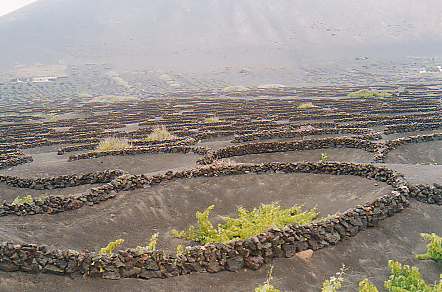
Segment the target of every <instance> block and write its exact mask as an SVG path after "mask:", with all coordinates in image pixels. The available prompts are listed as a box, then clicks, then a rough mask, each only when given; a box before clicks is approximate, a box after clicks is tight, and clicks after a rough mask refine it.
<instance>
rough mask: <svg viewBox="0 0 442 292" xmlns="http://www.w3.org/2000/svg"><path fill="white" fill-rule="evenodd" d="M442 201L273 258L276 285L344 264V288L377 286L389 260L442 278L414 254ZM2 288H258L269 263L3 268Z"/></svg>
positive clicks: (313, 290)
mask: <svg viewBox="0 0 442 292" xmlns="http://www.w3.org/2000/svg"><path fill="white" fill-rule="evenodd" d="M440 214H441V207H440V206H432V205H426V204H422V203H417V202H413V203H412V204H411V207H410V208H408V209H406V210H405V211H403V212H402V213H401V214H397V215H395V216H393V217H390V218H388V219H386V220H384V221H383V222H382V223H381V225H380V226H378V227H376V228H370V229H368V230H366V231H363V232H361V233H359V234H358V235H357V236H355V237H354V238H351V239H350V240H346V241H344V242H342V243H340V244H338V245H337V246H335V247H331V248H326V249H322V250H319V251H317V252H315V253H314V254H313V257H312V258H311V261H310V262H304V261H303V260H301V259H299V258H297V257H293V258H290V259H276V260H274V262H273V265H274V269H273V277H274V285H275V286H277V287H278V288H280V289H281V290H282V291H296V292H299V291H302V292H317V291H319V290H320V286H321V283H322V282H323V281H324V280H325V279H326V278H328V277H330V276H332V275H333V274H334V273H335V272H336V271H337V270H339V268H340V267H341V265H342V264H345V265H346V266H347V267H348V268H349V271H348V272H347V273H346V282H345V287H344V289H343V291H357V288H356V284H357V282H358V281H360V280H362V279H364V278H369V279H370V281H372V282H374V283H375V284H376V285H377V286H378V288H380V289H382V286H383V285H382V283H383V281H384V279H385V278H386V276H387V275H388V270H387V261H388V260H389V259H395V260H399V261H401V262H403V263H407V264H412V265H415V266H418V267H419V268H420V270H421V272H422V273H423V275H424V278H425V279H426V280H427V282H434V281H436V280H438V278H439V274H440V271H441V270H440V269H441V267H438V266H437V265H436V264H435V263H433V262H428V261H418V260H416V259H415V258H414V254H416V253H421V252H423V251H424V250H425V242H424V241H423V240H422V239H421V238H420V237H419V234H418V233H419V232H440V230H442V220H440ZM0 277H1V281H0V291H2V292H9V291H25V292H27V291H47V292H49V291H61V290H62V291H73V292H74V291H75V292H77V291H226V292H228V291H232V292H233V291H234V292H237V291H244V292H246V291H253V290H254V288H255V287H256V285H257V284H259V283H263V282H264V281H265V279H266V269H261V270H258V271H250V270H243V271H239V272H236V273H231V272H221V273H217V274H208V273H206V274H191V275H186V276H180V277H175V278H170V279H154V280H149V281H145V280H137V279H123V280H118V281H111V280H100V279H87V278H86V279H83V278H75V279H71V278H68V277H61V276H55V275H47V274H39V275H32V274H24V273H2V272H0Z"/></svg>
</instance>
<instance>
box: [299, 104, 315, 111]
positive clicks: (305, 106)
mask: <svg viewBox="0 0 442 292" xmlns="http://www.w3.org/2000/svg"><path fill="white" fill-rule="evenodd" d="M314 107H316V106H315V105H314V104H313V103H312V102H304V103H301V104H300V105H298V109H310V108H314Z"/></svg>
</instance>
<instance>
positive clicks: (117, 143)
mask: <svg viewBox="0 0 442 292" xmlns="http://www.w3.org/2000/svg"><path fill="white" fill-rule="evenodd" d="M130 147H132V145H131V144H130V143H129V142H128V141H127V140H126V139H121V138H116V137H111V138H106V139H104V140H102V141H100V143H98V146H97V148H96V150H97V151H100V152H105V151H115V150H123V149H127V148H130Z"/></svg>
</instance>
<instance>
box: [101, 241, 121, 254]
mask: <svg viewBox="0 0 442 292" xmlns="http://www.w3.org/2000/svg"><path fill="white" fill-rule="evenodd" d="M123 243H124V239H117V240H115V241H111V242H109V243H108V244H107V245H106V246H105V247H103V248H101V249H100V251H99V252H98V254H100V255H105V254H107V255H111V254H112V253H113V252H114V250H115V249H117V248H118V247H120V246H121V245H122V244H123Z"/></svg>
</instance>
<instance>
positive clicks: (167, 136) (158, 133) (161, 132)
mask: <svg viewBox="0 0 442 292" xmlns="http://www.w3.org/2000/svg"><path fill="white" fill-rule="evenodd" d="M177 138H178V137H177V136H175V135H172V134H171V133H170V132H169V131H168V130H167V129H166V127H165V126H160V127H155V128H154V129H153V131H152V133H150V134H149V136H147V138H146V139H145V140H146V141H148V142H153V141H163V140H175V139H177Z"/></svg>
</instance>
